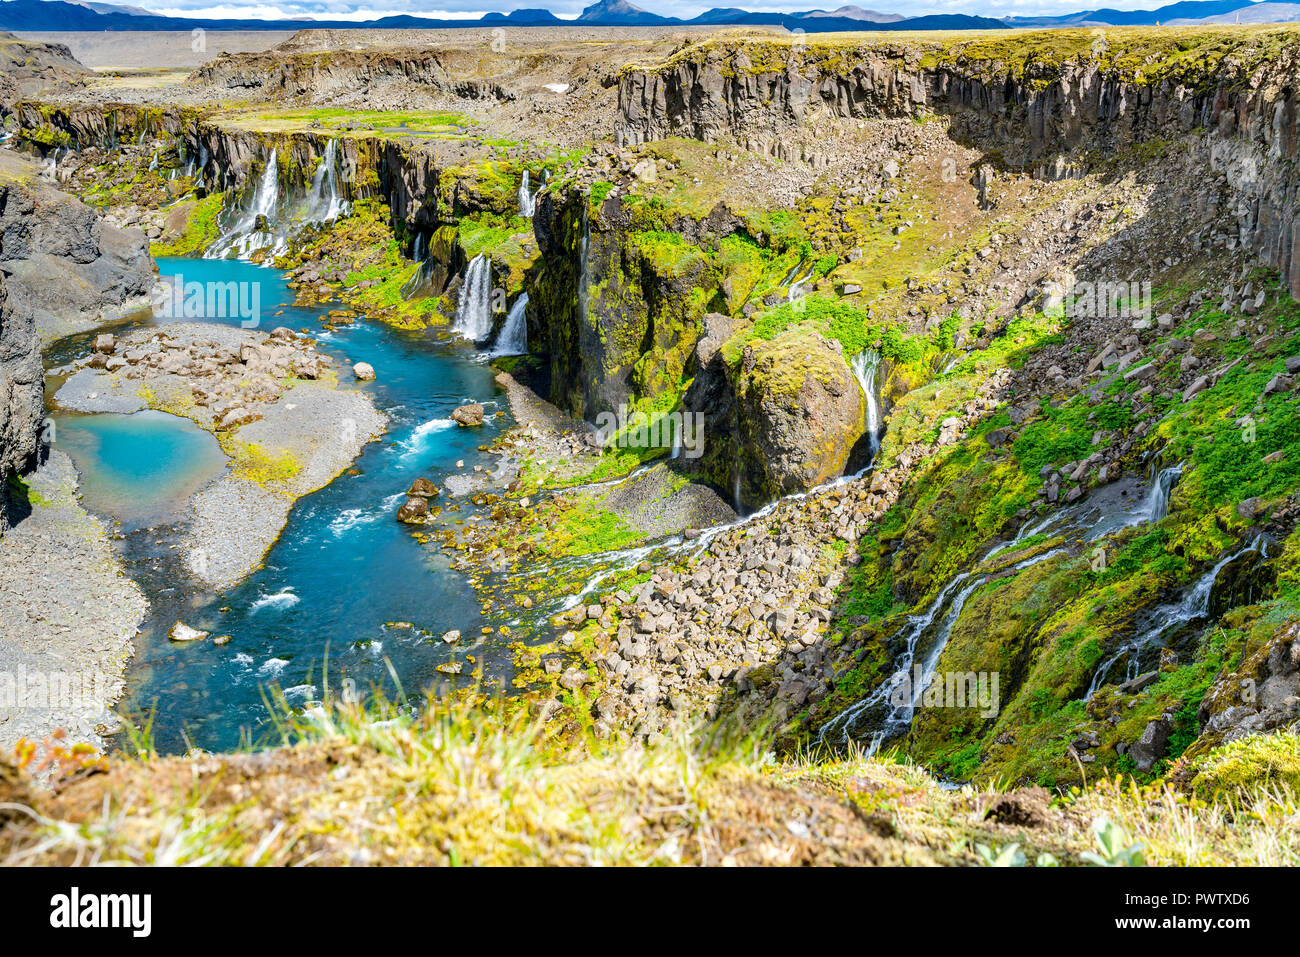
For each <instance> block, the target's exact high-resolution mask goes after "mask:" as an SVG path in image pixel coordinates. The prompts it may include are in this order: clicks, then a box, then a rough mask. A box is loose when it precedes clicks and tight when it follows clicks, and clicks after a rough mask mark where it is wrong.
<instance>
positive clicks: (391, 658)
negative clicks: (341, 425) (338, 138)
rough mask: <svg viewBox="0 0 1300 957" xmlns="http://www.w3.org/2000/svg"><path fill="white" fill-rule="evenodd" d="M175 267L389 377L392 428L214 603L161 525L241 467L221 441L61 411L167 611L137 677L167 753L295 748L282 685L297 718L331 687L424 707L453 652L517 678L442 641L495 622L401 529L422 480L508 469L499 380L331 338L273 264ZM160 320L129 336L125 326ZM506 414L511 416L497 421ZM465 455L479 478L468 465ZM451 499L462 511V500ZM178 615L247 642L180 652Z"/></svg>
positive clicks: (479, 370) (407, 344)
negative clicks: (254, 298) (165, 516)
mask: <svg viewBox="0 0 1300 957" xmlns="http://www.w3.org/2000/svg"><path fill="white" fill-rule="evenodd" d="M158 264H159V268H160V271H161V272H162V273H163V274H164V275H173V276H174V275H177V274H181V275H183V276H184V279H185V281H186V282H191V281H199V282H209V281H213V282H230V281H235V282H258V283H260V284H261V287H260V298H261V304H262V314H263V317H264V318H263V319H262V321H261V325H260V328H262V329H263V330H265V331H270V329H271V328H274V327H275V326H279V325H284V326H288V327H290V328H293V329H300V328H304V327H305V328H307V329H308V330H309V331H311V332H312V333H313V335H315V336H316V337H317V339H318V340H319V341H320V343H321V346H322V348H323V349H324V351H326V352H327V353H328V354H330V355H332V356H333V357H334V358H335V360H336V361H337V363H338V366H339V368H340V370H341V372H342V375H341V379H342V380H343V381H344V382H345V383H350V379H351V377H350V375H348V373H347V370H348V369H350V367H351V364H352V363H354V362H368V363H370V364H371V365H372V366H374V368H375V369H376V371H377V373H378V377H377V379H376V380H375V381H374V382H369V383H365V384H364V385H362V384H360V383H358V384H356V386H355V387H357V388H364V389H366V390H368V391H369V392H370V393H371V394H372V396H373V398H374V402H375V405H376V406H377V407H378V408H379V409H381V410H382V411H383V412H384V413H385V414H387V415H388V417H389V426H388V432H387V433H386V434H385V435H384V436H382V437H381V438H380V439H379V440H378V441H376V442H372V443H370V444H369V445H367V446H366V447H365V449H364V450H363V452H362V454H361V456H360V457H359V458H358V459H357V460H356V461H355V462H354V463H353V466H354V468H353V469H350V470H349V471H347V472H345V473H344V474H342V475H340V476H338V477H337V478H335V479H334V480H333V481H332V482H331V483H330V484H328V485H326V486H325V487H324V488H322V489H320V490H318V491H316V492H314V493H312V494H310V495H308V496H306V497H304V498H302V499H300V500H299V501H298V502H297V503H296V504H295V506H294V508H293V511H292V512H291V514H290V517H289V521H288V524H287V526H286V527H285V529H284V531H283V532H282V533H281V535H280V537H279V539H278V540H277V542H276V543H275V545H274V546H273V547H272V548H271V550H270V552H269V553H268V554H267V556H266V560H265V563H264V566H263V567H262V568H260V569H258V570H257V571H255V572H254V573H253V574H252V575H251V576H250V577H249V578H248V579H246V580H245V581H244V582H242V583H241V584H239V585H238V586H236V587H235V588H233V589H231V590H229V591H227V592H224V593H220V594H213V593H211V592H208V591H204V590H203V587H202V586H201V585H200V584H198V583H197V582H195V581H193V580H192V579H191V578H189V577H188V576H187V575H186V574H185V573H184V571H183V566H182V564H181V563H180V562H179V561H178V556H177V554H176V551H175V548H174V547H173V546H175V544H176V542H177V541H178V532H179V529H180V527H181V524H180V523H181V522H182V521H183V516H178V515H177V514H175V512H173V513H171V517H170V519H169V521H172V522H174V523H175V524H168V522H167V521H163V520H160V519H159V515H160V514H162V513H163V512H166V511H167V509H166V508H165V507H164V506H165V505H166V504H167V503H168V502H170V501H173V500H179V501H183V500H184V498H185V496H187V495H188V494H190V493H191V492H192V491H194V488H195V486H196V485H198V484H201V483H202V482H203V481H207V480H210V479H211V477H212V476H213V474H214V473H215V474H220V470H221V469H222V468H224V465H223V464H221V463H220V461H218V462H217V463H216V465H215V466H214V462H213V459H212V449H213V447H215V441H214V440H212V437H211V436H210V435H207V434H206V433H203V432H201V431H200V430H198V429H197V427H195V426H194V425H193V424H192V423H190V422H188V421H187V420H184V419H180V418H176V417H174V416H167V415H166V414H164V413H154V412H146V413H137V414H135V415H129V416H122V415H109V414H101V415H72V414H59V413H58V410H57V409H56V410H55V412H56V422H57V426H58V432H57V435H58V440H57V441H58V446H59V447H60V448H63V449H64V450H66V451H68V452H69V453H70V454H71V455H72V457H73V460H74V462H76V464H77V466H78V469H79V470H80V471H81V473H82V487H83V488H82V494H83V499H84V501H85V504H86V505H87V507H88V508H90V509H91V510H92V511H97V512H100V513H101V514H104V515H105V516H106V517H108V518H110V519H113V520H116V521H117V522H119V523H120V525H119V527H118V531H119V532H120V533H121V539H120V544H121V552H122V557H123V561H124V564H125V565H126V568H127V571H128V573H129V574H131V576H132V577H133V578H134V579H135V580H136V581H138V582H139V583H140V584H141V586H142V587H143V588H144V591H145V593H146V595H147V596H148V597H149V600H150V605H151V614H150V617H149V619H148V620H147V621H146V622H145V625H144V628H143V631H142V633H141V634H140V636H139V637H138V638H137V639H136V657H135V659H134V660H133V662H132V663H131V665H130V666H129V670H128V697H127V700H126V701H124V702H123V704H122V705H121V706H120V708H119V710H122V711H123V712H125V713H127V714H129V715H131V716H132V718H133V720H135V721H136V722H137V723H141V724H144V723H149V724H151V726H152V736H153V740H154V742H155V745H156V747H157V748H158V749H159V750H160V751H163V752H178V751H184V750H187V749H189V748H191V747H199V748H204V749H208V750H214V751H215V750H219V749H228V748H232V747H238V746H241V745H247V744H256V743H262V742H266V741H270V740H276V739H277V738H276V733H277V732H276V722H275V720H273V716H272V712H271V710H268V697H269V696H271V695H273V694H274V693H275V692H274V691H272V690H270V689H280V690H281V691H282V692H283V695H284V699H285V701H287V703H288V704H289V705H290V706H291V707H295V708H302V707H307V706H310V705H311V703H313V702H316V701H319V700H321V699H322V697H323V695H324V693H325V686H326V682H327V681H328V686H329V689H330V692H331V693H333V694H335V695H337V694H339V693H340V691H341V690H350V689H357V690H359V691H362V692H368V691H371V690H376V689H377V690H382V692H383V693H384V694H386V695H388V696H389V697H396V696H399V695H400V696H404V697H406V698H408V699H414V698H416V697H418V695H419V694H421V693H422V692H424V691H426V690H427V689H429V688H431V687H436V686H437V685H438V684H440V683H444V684H445V683H446V682H447V681H448V680H451V679H448V678H447V677H446V676H444V675H442V674H440V673H439V672H438V671H437V670H436V668H437V666H438V665H439V664H442V663H445V662H447V661H449V660H450V659H451V658H452V656H453V654H455V655H456V656H457V657H458V658H459V659H462V660H463V658H464V655H465V654H466V652H467V651H469V652H470V653H472V654H474V655H476V656H477V657H478V659H479V662H478V663H486V664H488V665H489V666H490V665H491V664H492V662H495V663H496V665H497V667H501V668H504V667H508V664H507V663H508V660H509V655H508V652H507V651H506V650H505V649H504V648H503V647H500V646H493V645H492V644H491V643H487V644H480V645H479V646H478V647H471V643H467V644H462V645H458V646H456V649H455V651H454V652H453V650H452V649H451V648H449V647H448V646H447V645H446V644H445V643H444V642H443V641H442V635H443V633H444V632H446V631H448V630H450V629H453V628H455V629H460V630H462V631H463V632H464V634H465V635H466V638H467V639H473V638H474V637H475V636H477V634H478V632H479V629H480V628H481V627H482V626H483V625H484V621H483V619H482V616H481V611H480V606H479V603H478V601H477V600H476V598H475V595H474V593H473V590H472V588H471V587H470V585H469V583H468V582H467V581H466V579H465V578H464V577H463V576H461V575H459V574H457V573H454V572H452V571H451V570H450V569H449V567H448V563H447V560H446V559H445V557H444V556H442V554H441V553H440V552H439V550H438V549H437V548H436V547H435V546H433V545H429V544H422V543H421V542H419V541H418V540H417V539H416V538H415V537H414V536H413V534H412V527H411V526H406V525H402V524H400V523H398V522H397V521H396V520H395V518H394V513H395V512H396V510H397V507H398V506H399V505H400V504H401V502H402V501H403V500H404V498H405V496H404V494H402V493H404V492H405V490H406V489H407V488H408V487H409V486H410V484H411V482H412V481H413V480H414V479H416V478H418V477H421V476H423V477H426V478H429V479H432V480H433V481H434V482H435V483H436V484H438V485H439V486H440V487H441V486H442V485H443V481H444V479H445V478H446V477H447V476H448V475H450V474H453V473H455V472H463V471H466V470H470V469H472V468H473V466H474V465H476V464H479V465H482V466H483V467H484V468H485V469H486V468H488V467H490V466H491V465H492V464H493V460H492V459H491V458H490V457H489V456H487V455H486V454H485V453H483V452H480V451H479V450H478V446H480V445H484V444H490V443H491V442H492V440H493V438H494V436H495V434H496V433H497V432H498V431H499V430H501V429H504V428H508V427H509V425H510V419H509V416H508V409H507V408H506V406H505V397H504V394H503V393H502V392H501V390H500V389H499V387H498V386H497V385H496V384H495V382H494V381H493V371H492V369H491V368H490V367H489V366H488V365H487V364H486V363H484V362H483V361H482V360H480V359H477V358H476V357H474V356H473V355H472V354H469V353H465V352H457V351H456V350H455V349H452V348H448V347H447V346H446V345H439V344H437V343H435V342H434V341H433V339H432V338H430V336H429V335H427V334H426V333H421V332H404V331H401V330H397V329H393V328H391V327H389V326H386V325H383V324H381V323H377V322H367V321H365V320H364V319H362V320H358V321H354V322H352V323H351V324H348V325H341V326H338V327H337V328H336V329H335V330H334V331H332V332H330V331H326V330H325V329H324V328H323V327H322V325H321V320H322V318H323V317H324V315H325V312H326V310H325V309H322V308H299V307H295V306H293V305H292V300H293V291H292V290H290V289H289V288H288V286H287V285H286V284H285V282H284V280H283V278H282V276H281V274H280V273H279V272H277V271H275V270H272V269H268V268H264V267H259V266H255V265H252V264H249V263H244V262H238V261H233V260H229V261H227V260H196V259H160V260H159V261H158ZM281 310H282V311H283V312H282V314H280V315H272V313H277V312H280V311H281ZM151 321H153V320H143V321H141V320H137V321H136V322H135V323H131V324H128V325H127V326H125V327H124V326H121V325H119V326H118V327H117V331H119V332H121V331H124V328H129V326H130V325H140V324H148V323H149V322H151ZM187 321H212V322H224V321H229V322H232V323H237V322H238V320H237V319H232V320H220V319H210V320H202V319H200V320H187ZM92 336H93V333H92V334H83V335H81V336H77V337H72V338H70V339H69V340H64V341H62V342H60V343H56V344H55V345H54V346H53V347H52V348H51V349H50V350H49V351H48V352H47V364H48V365H51V366H53V365H56V364H58V363H60V362H67V361H68V360H69V359H71V358H74V357H75V356H77V355H83V354H85V351H86V347H87V344H88V342H89V340H90V338H91V337H92ZM345 387H353V386H352V385H350V384H349V385H347V386H345ZM467 401H478V402H483V403H484V404H485V405H487V406H488V412H489V415H488V417H487V421H486V422H485V425H484V426H483V427H482V428H476V429H464V428H459V427H457V426H455V425H454V423H452V422H451V420H450V418H449V416H450V414H451V412H452V410H453V409H455V408H456V406H458V405H461V404H462V403H464V402H467ZM503 409H504V410H505V411H506V412H507V415H504V416H497V415H496V414H495V413H496V412H497V411H498V410H503ZM217 454H218V455H219V452H218V453H217ZM458 461H463V463H464V468H463V469H457V468H456V463H457V462H458ZM132 489H134V490H135V491H134V494H132ZM436 504H441V505H443V506H444V507H446V506H447V505H448V504H449V501H448V499H447V497H446V495H445V494H444V496H443V497H442V498H441V499H439V500H437V502H436ZM463 507H464V511H461V512H458V513H455V514H454V515H449V516H448V518H449V520H450V521H453V522H454V521H456V520H458V519H461V518H464V517H465V516H466V515H468V514H470V513H471V512H472V507H470V506H468V503H465V504H464V506H463ZM177 620H183V621H184V622H186V623H187V624H189V625H191V626H193V627H196V628H200V629H203V630H205V631H209V632H211V633H212V635H213V636H214V637H215V636H219V635H229V636H230V641H229V642H228V643H226V644H224V645H220V644H217V643H215V642H214V641H212V640H207V641H201V642H194V643H189V644H176V643H173V642H171V641H169V640H168V637H167V631H168V629H169V628H170V627H171V626H172V624H173V623H174V622H175V621H177ZM408 625H409V626H410V627H408ZM470 670H471V667H470V666H469V665H466V666H465V671H466V672H467V673H468V672H469V671H470ZM454 680H458V681H465V680H468V679H466V678H458V679H454Z"/></svg>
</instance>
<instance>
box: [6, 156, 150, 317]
mask: <svg viewBox="0 0 1300 957" xmlns="http://www.w3.org/2000/svg"><path fill="white" fill-rule="evenodd" d="M4 166H5V168H6V169H5V171H6V172H9V173H11V174H15V175H17V176H18V177H20V178H21V179H22V180H23V181H20V182H6V183H5V184H4V185H2V186H0V272H3V273H4V276H5V284H6V285H7V287H8V291H9V292H8V295H9V302H10V306H11V308H12V309H13V310H14V312H15V313H16V314H17V315H20V316H26V317H31V319H33V320H34V322H35V327H36V330H37V332H38V333H39V335H40V336H41V338H43V339H50V338H55V337H58V336H61V335H67V334H69V333H72V332H77V331H80V330H82V329H87V328H90V327H91V326H94V325H97V324H99V323H101V322H104V321H106V320H109V319H113V318H116V317H118V316H121V315H125V314H127V313H129V312H131V311H133V310H135V309H141V308H144V307H145V306H147V305H148V297H149V293H150V291H151V290H152V289H153V287H154V283H155V273H154V266H153V260H152V259H150V258H149V248H148V243H147V242H146V240H145V237H144V234H143V233H141V232H139V231H138V230H132V231H127V230H123V229H118V228H117V227H115V226H112V225H109V224H108V223H107V222H105V221H104V220H103V219H102V218H101V217H100V215H99V213H97V212H96V211H95V210H93V209H91V208H90V207H89V206H86V205H85V204H84V203H82V202H81V201H79V200H77V199H74V198H73V197H71V196H68V195H67V194H66V193H62V192H60V191H59V190H56V189H52V188H50V187H48V186H45V185H44V184H41V183H39V182H37V181H36V178H35V170H34V167H32V166H31V165H30V164H28V163H25V162H21V161H19V160H17V159H16V158H13V159H11V158H6V159H5V161H4Z"/></svg>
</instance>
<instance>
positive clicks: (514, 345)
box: [492, 292, 528, 356]
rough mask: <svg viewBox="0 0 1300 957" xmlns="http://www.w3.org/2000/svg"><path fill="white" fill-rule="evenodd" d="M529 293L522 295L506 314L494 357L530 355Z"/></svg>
mask: <svg viewBox="0 0 1300 957" xmlns="http://www.w3.org/2000/svg"><path fill="white" fill-rule="evenodd" d="M527 309H528V293H526V292H524V293H520V294H519V298H518V299H516V300H515V304H514V305H513V306H511V307H510V311H509V312H507V313H506V321H505V323H504V324H503V325H502V326H501V332H500V334H498V335H497V343H496V347H495V348H494V349H493V350H492V354H493V355H494V356H522V355H527V353H528V319H527V316H526V315H525V313H526V311H527Z"/></svg>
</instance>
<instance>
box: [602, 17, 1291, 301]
mask: <svg viewBox="0 0 1300 957" xmlns="http://www.w3.org/2000/svg"><path fill="white" fill-rule="evenodd" d="M1252 42H1254V43H1256V44H1257V45H1256V46H1250V45H1249V44H1251V43H1252ZM1278 42H1279V43H1281V44H1282V45H1281V46H1280V47H1279V48H1277V49H1272V48H1268V49H1261V46H1260V45H1262V44H1263V43H1264V41H1263V39H1260V40H1257V41H1252V40H1251V38H1250V35H1243V36H1242V38H1241V39H1240V40H1239V41H1238V43H1239V46H1240V47H1241V48H1240V49H1239V50H1230V51H1229V52H1228V55H1222V56H1218V55H1215V56H1211V55H1210V54H1209V53H1208V52H1207V53H1206V54H1205V55H1204V58H1203V59H1198V58H1197V56H1196V55H1195V52H1194V53H1193V55H1191V56H1186V57H1176V56H1175V55H1173V54H1170V55H1169V56H1168V58H1167V61H1163V60H1161V59H1160V57H1159V55H1158V54H1152V55H1150V56H1148V57H1146V59H1145V60H1144V61H1141V62H1140V63H1139V65H1138V66H1133V65H1131V64H1130V63H1129V61H1127V60H1125V59H1124V58H1123V57H1122V56H1120V55H1119V53H1116V52H1114V51H1110V50H1108V49H1107V48H1105V47H1098V48H1096V49H1093V50H1086V49H1085V50H1084V51H1083V52H1081V53H1080V54H1079V55H1078V56H1077V57H1075V58H1073V59H1061V58H1060V57H1059V55H1057V56H1052V55H1049V54H1044V55H1043V56H1042V57H1041V58H1037V59H1036V58H1035V57H1034V55H1033V53H1032V51H1031V53H1030V55H1029V56H1028V58H1027V59H1026V60H1024V61H1023V63H1013V62H1012V60H1011V59H1010V57H1008V58H1007V59H994V58H989V59H981V58H980V57H981V55H982V54H981V52H980V50H979V49H978V48H974V47H973V48H971V49H968V50H966V51H965V52H964V53H962V54H960V55H952V54H951V53H948V54H937V53H935V52H934V51H927V50H925V49H924V48H923V47H917V48H912V47H901V46H879V45H877V46H863V47H861V48H857V49H854V48H840V47H837V48H835V49H834V50H833V51H830V52H828V51H826V50H822V49H818V48H810V49H809V50H807V51H805V52H804V53H798V52H795V53H790V52H789V51H788V50H787V51H786V52H787V54H788V55H787V56H786V57H785V58H783V62H781V63H780V64H777V63H774V62H772V58H771V56H770V51H769V54H768V55H767V56H766V58H760V57H759V53H758V51H757V50H755V49H753V47H754V46H755V45H753V44H745V43H743V42H732V43H725V42H719V43H714V44H707V45H702V46H700V47H697V48H694V49H692V50H689V51H687V52H686V53H684V54H682V55H680V56H678V57H676V58H673V59H672V60H670V61H668V62H666V63H665V64H663V65H661V66H657V67H651V68H637V69H630V70H627V71H625V72H624V73H623V74H622V76H621V78H620V81H619V96H618V117H617V120H616V126H617V136H618V140H619V142H620V144H621V145H622V144H626V145H631V144H637V143H644V142H648V141H652V140H658V139H663V138H665V137H672V136H679V137H688V138H692V139H697V140H702V141H706V142H711V141H714V140H719V139H722V138H730V139H734V140H735V141H737V142H739V143H740V144H742V145H744V146H746V147H747V148H749V149H751V150H754V151H756V152H761V153H764V154H767V155H773V156H779V157H781V158H783V159H789V158H794V159H799V158H803V159H804V160H806V161H811V162H814V163H815V162H816V160H817V149H818V147H817V145H816V134H817V132H818V131H819V129H821V128H823V127H826V126H827V125H828V124H834V123H836V122H839V121H845V120H854V119H865V118H873V117H898V116H911V117H914V118H917V119H918V120H920V119H923V118H924V116H925V115H926V114H928V113H940V114H944V115H947V116H949V117H951V120H952V132H953V135H954V137H955V138H957V139H958V140H960V141H964V142H967V143H970V144H971V145H973V146H974V147H975V148H977V149H979V150H981V151H983V152H984V153H985V155H986V156H987V157H988V161H989V162H990V163H991V164H992V165H993V166H994V167H995V168H1002V169H1013V170H1017V171H1029V172H1031V173H1033V174H1034V175H1036V176H1038V177H1042V178H1059V177H1062V176H1065V175H1069V174H1070V173H1072V172H1075V171H1077V170H1079V169H1080V168H1083V167H1086V166H1087V165H1089V164H1090V163H1091V162H1093V161H1095V160H1097V159H1105V158H1115V157H1120V158H1122V157H1123V155H1124V153H1125V151H1127V150H1130V149H1132V148H1133V147H1135V146H1137V145H1139V144H1142V143H1144V142H1153V141H1165V140H1169V139H1173V138H1177V137H1188V138H1189V139H1190V141H1191V148H1192V149H1193V150H1194V151H1195V152H1196V154H1197V156H1198V157H1199V165H1201V166H1202V167H1203V168H1204V170H1205V175H1206V177H1207V180H1209V179H1212V178H1216V177H1220V176H1222V177H1224V178H1225V179H1226V182H1227V186H1228V188H1229V190H1230V191H1231V194H1232V196H1233V200H1234V203H1235V206H1236V221H1237V236H1236V237H1235V239H1236V241H1237V243H1239V244H1240V245H1242V246H1244V247H1246V248H1248V249H1251V250H1253V251H1254V252H1256V253H1257V254H1258V256H1259V258H1260V260H1261V261H1262V262H1264V263H1265V264H1267V265H1270V266H1273V267H1275V268H1277V269H1279V270H1280V271H1281V272H1282V274H1283V276H1284V277H1285V279H1286V282H1287V284H1288V285H1289V287H1290V289H1291V292H1292V295H1293V296H1300V216H1298V214H1297V209H1298V208H1300V173H1297V172H1296V158H1297V138H1298V136H1300V128H1298V126H1297V122H1298V120H1297V111H1296V103H1295V84H1294V82H1293V79H1292V78H1293V77H1294V76H1295V75H1296V73H1297V71H1298V70H1300V50H1298V49H1297V46H1296V41H1295V40H1294V38H1292V37H1288V38H1285V39H1283V40H1279V41H1278ZM755 60H759V62H758V63H757V64H756V63H755Z"/></svg>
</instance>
